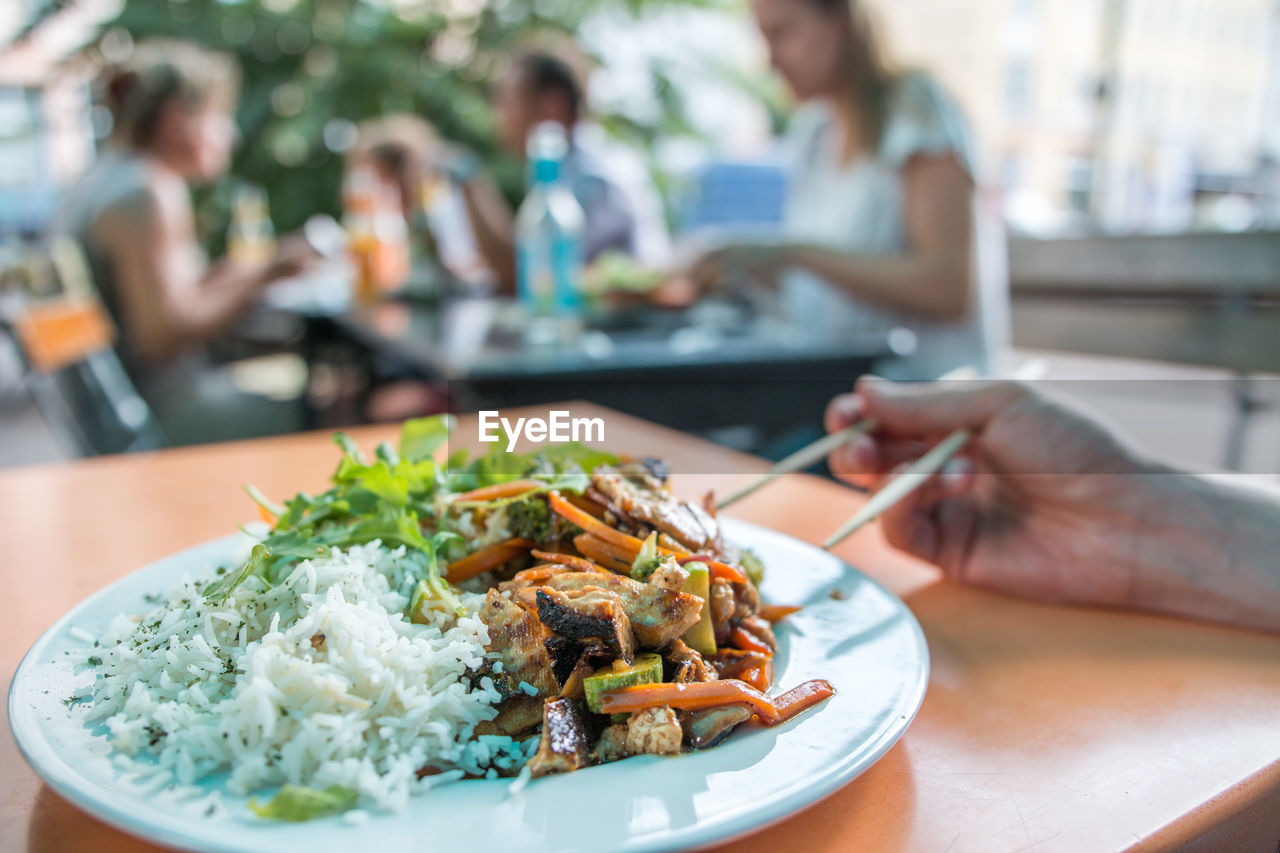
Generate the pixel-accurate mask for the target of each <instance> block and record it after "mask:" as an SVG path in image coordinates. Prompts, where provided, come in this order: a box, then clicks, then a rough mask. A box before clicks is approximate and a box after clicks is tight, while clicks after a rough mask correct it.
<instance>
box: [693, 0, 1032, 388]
mask: <svg viewBox="0 0 1280 853" xmlns="http://www.w3.org/2000/svg"><path fill="white" fill-rule="evenodd" d="M752 9H753V11H754V14H755V18H756V22H757V24H758V25H759V28H760V32H761V33H762V35H763V36H764V39H765V42H766V43H767V46H768V51H769V58H770V61H771V63H772V65H773V67H774V69H776V70H777V72H778V73H779V74H780V75H781V76H782V78H783V79H784V80H785V81H786V83H787V85H788V87H789V88H790V89H791V91H792V92H793V94H794V95H795V97H796V98H797V99H798V100H799V101H801V102H803V105H802V106H801V108H800V109H799V110H797V112H796V113H795V115H794V116H793V117H792V119H791V122H790V126H789V129H788V134H787V139H786V146H787V149H788V158H787V159H788V164H789V171H790V174H789V180H790V186H789V198H788V202H787V206H786V212H785V219H784V223H783V228H782V234H781V236H780V237H779V238H778V239H777V240H754V241H751V242H743V243H738V244H728V245H724V246H721V247H719V248H717V249H715V250H713V251H711V252H708V253H706V254H704V255H702V256H701V257H700V258H698V260H697V261H696V262H695V263H694V264H693V266H692V275H693V277H694V279H695V281H696V282H697V283H699V284H702V285H714V284H716V283H718V282H721V281H726V280H732V279H733V278H735V277H738V278H740V277H742V276H750V277H752V278H757V279H762V280H764V281H765V282H766V283H768V284H770V285H776V286H777V287H778V288H780V294H779V295H780V300H781V307H782V309H783V310H784V312H785V313H786V314H787V315H789V316H790V318H791V319H793V320H794V321H796V322H797V323H798V324H799V325H801V326H803V327H805V328H807V329H810V330H812V331H813V333H814V334H819V335H826V336H840V335H844V334H848V333H850V332H852V331H856V330H859V329H867V328H868V327H870V328H892V327H898V326H902V327H906V328H909V329H911V330H912V331H914V332H915V336H916V339H917V346H916V350H915V352H914V354H912V355H909V356H907V357H906V358H903V359H901V360H899V361H897V362H895V363H894V364H893V365H892V366H891V367H890V368H889V370H890V372H891V374H892V375H893V376H895V377H900V378H916V379H919V378H935V377H937V376H940V375H941V374H943V373H945V372H947V371H950V370H952V369H954V368H957V367H972V368H974V369H976V370H978V371H979V372H980V373H986V372H987V371H988V370H989V369H990V367H991V362H992V359H993V351H994V349H995V346H996V341H995V340H994V336H995V335H994V333H995V329H994V326H995V323H996V322H997V320H996V316H997V315H998V313H999V303H1000V301H1001V300H1002V299H1006V298H1007V297H1005V296H1004V293H1003V290H1004V288H1005V286H1006V285H1005V282H1004V281H1003V280H1001V279H1000V278H999V277H994V276H989V275H983V274H982V273H981V272H975V269H974V267H975V257H976V247H975V240H976V236H975V235H976V223H975V194H974V186H975V181H974V154H973V151H972V148H971V143H970V139H969V132H968V128H967V126H966V123H965V119H964V116H963V115H962V114H961V112H960V110H959V108H958V106H957V105H956V103H955V102H954V101H953V100H952V98H951V97H950V96H949V95H948V94H947V93H946V92H944V91H943V90H942V89H941V88H940V87H939V85H938V84H937V83H936V82H935V81H934V80H933V79H932V78H931V77H930V76H929V75H928V74H926V73H924V72H919V71H913V72H897V71H894V70H893V69H891V67H890V66H889V64H888V62H887V61H886V59H885V57H884V55H883V53H882V50H881V46H880V43H879V41H878V40H877V37H876V33H875V31H874V29H873V28H872V25H871V21H870V19H869V18H868V15H867V13H866V11H865V9H864V8H863V2H862V0H753V3H752ZM982 288H985V289H986V290H987V291H988V292H987V293H981V292H979V291H980V289H982ZM992 291H994V292H992Z"/></svg>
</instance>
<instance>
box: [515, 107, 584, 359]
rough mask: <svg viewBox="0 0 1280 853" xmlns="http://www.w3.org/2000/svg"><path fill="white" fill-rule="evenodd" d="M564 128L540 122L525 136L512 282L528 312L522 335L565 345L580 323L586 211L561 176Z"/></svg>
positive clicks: (564, 142) (565, 141) (530, 339)
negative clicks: (525, 172) (523, 190)
mask: <svg viewBox="0 0 1280 853" xmlns="http://www.w3.org/2000/svg"><path fill="white" fill-rule="evenodd" d="M568 151H569V144H568V140H567V139H566V137H565V130H564V127H563V126H562V125H560V124H557V123H555V122H544V123H542V124H540V125H538V126H537V127H535V128H534V129H533V132H532V133H531V134H530V135H529V143H528V159H529V191H528V193H527V194H526V195H525V199H524V203H523V204H521V205H520V211H519V213H517V214H516V285H517V293H518V295H519V298H520V302H521V304H522V305H523V306H524V307H525V310H526V312H527V313H528V315H529V320H528V325H527V326H526V338H527V339H528V340H529V341H531V342H534V343H563V342H565V341H567V340H569V339H571V338H572V337H573V336H574V334H575V333H576V332H577V331H578V329H580V327H581V320H580V317H579V306H580V304H581V298H582V297H581V294H582V289H581V279H582V230H583V223H584V220H585V218H586V217H585V215H584V214H583V212H582V206H581V205H580V204H578V200H577V199H576V198H574V197H573V192H572V191H571V190H570V189H569V187H568V186H567V185H566V184H565V182H564V180H563V174H562V173H563V169H564V158H565V155H566V154H568Z"/></svg>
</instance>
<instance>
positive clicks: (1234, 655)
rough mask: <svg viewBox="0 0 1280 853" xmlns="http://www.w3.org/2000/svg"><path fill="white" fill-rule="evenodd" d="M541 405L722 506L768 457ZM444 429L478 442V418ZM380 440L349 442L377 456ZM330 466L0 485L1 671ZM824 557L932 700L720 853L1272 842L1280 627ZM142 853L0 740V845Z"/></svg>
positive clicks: (801, 498)
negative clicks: (890, 604) (666, 465)
mask: <svg viewBox="0 0 1280 853" xmlns="http://www.w3.org/2000/svg"><path fill="white" fill-rule="evenodd" d="M540 408H541V411H543V412H546V411H547V410H548V409H551V408H560V409H564V408H568V409H570V410H572V411H573V413H574V414H575V415H589V416H597V415H601V416H603V417H605V419H606V424H607V429H608V431H607V433H606V436H607V438H608V445H609V446H611V447H613V448H615V449H617V450H620V451H625V452H628V453H631V454H636V455H639V454H652V455H658V456H662V457H665V458H667V459H669V460H670V461H671V463H672V469H673V470H674V471H676V472H681V473H678V474H676V475H675V476H674V477H673V486H674V488H675V490H676V491H677V492H678V493H679V494H681V495H683V496H687V497H697V496H700V495H702V494H703V493H704V492H705V491H706V490H708V489H712V488H714V489H717V490H719V491H721V492H726V491H728V490H730V489H732V488H733V487H734V486H735V485H739V484H741V483H742V482H744V481H745V478H746V477H747V476H749V475H750V474H751V472H759V471H761V470H763V469H764V468H765V467H766V463H765V462H763V461H762V460H758V459H754V458H752V457H749V456H744V455H741V454H737V453H734V452H732V451H728V450H725V449H723V448H720V447H717V446H714V445H711V444H708V443H706V442H703V441H700V440H698V439H694V438H690V437H688V436H686V435H682V434H680V433H677V432H674V431H671V430H669V429H666V428H662V427H658V426H655V425H653V424H650V423H646V422H644V421H641V420H638V419H635V418H632V417H628V416H625V415H621V414H615V413H607V412H605V413H602V412H601V410H599V409H596V408H594V407H591V406H588V405H585V404H560V405H556V406H551V407H540ZM527 413H528V412H524V414H527ZM508 414H509V413H508ZM461 420H462V423H461V427H460V429H459V431H458V433H457V434H458V435H460V436H463V437H468V436H469V437H472V439H471V441H468V440H467V439H466V438H464V439H463V440H462V441H463V443H472V442H473V440H474V435H475V425H474V421H473V420H471V419H468V418H466V417H464V418H462V419H461ZM395 431H396V430H395V428H394V427H391V426H386V427H365V428H361V429H357V430H353V431H351V433H352V435H353V436H354V437H355V438H356V439H357V440H358V441H359V442H360V443H362V444H364V445H366V446H371V445H372V444H373V443H375V442H376V441H378V440H380V439H382V438H392V437H393V436H394V434H395ZM473 446H475V445H474V444H473ZM335 460H336V450H335V449H334V447H333V445H332V444H331V443H330V440H329V437H328V435H327V434H321V433H308V434H301V435H295V436H288V437H282V438H273V439H263V440H257V441H250V442H242V443H232V444H221V445H208V446H202V447H192V448H185V449H176V450H167V451H161V452H157V453H151V454H146V455H135V456H128V457H104V458H99V459H94V460H90V461H81V462H74V463H70V464H61V465H52V466H40V467H28V468H19V469H14V470H10V471H7V472H3V473H0V508H3V514H2V515H0V518H3V521H2V522H0V531H2V532H3V536H4V542H5V556H4V559H3V565H4V575H3V580H4V588H3V589H4V591H3V595H2V596H0V676H2V677H3V678H4V680H5V682H6V683H7V682H8V681H9V680H10V679H11V678H12V675H13V672H14V670H15V668H16V667H17V665H18V662H19V660H20V658H21V656H22V654H23V652H24V651H25V650H26V648H27V647H28V646H30V645H31V643H32V642H34V641H35V639H36V638H37V637H38V636H39V634H40V633H41V632H42V631H43V630H44V629H45V628H46V627H47V626H49V625H50V624H51V623H52V622H53V621H54V620H55V619H57V618H58V617H59V616H60V615H61V614H62V613H64V612H65V611H66V610H68V609H69V608H70V607H71V606H72V605H74V604H76V603H77V602H79V601H80V600H82V599H84V598H85V597H86V596H88V595H90V594H91V593H93V592H95V591H96V590H98V589H100V588H102V587H103V586H105V585H106V584H108V583H110V582H111V581H113V580H115V579H117V578H120V577H122V576H123V575H125V574H127V573H129V572H131V571H133V570H134V569H136V568H138V567H140V566H142V565H144V564H146V563H148V562H150V561H152V560H155V559H157V558H160V557H162V556H165V555H167V554H169V553H171V552H174V551H177V550H180V549H183V548H185V547H187V546H190V545H193V544H196V543H198V542H201V541H204V540H207V539H211V538H214V537H217V536H221V535H223V534H225V533H227V532H228V531H231V530H233V529H234V525H235V524H236V523H237V522H241V521H244V520H247V519H250V518H252V517H253V516H254V512H253V507H252V505H251V504H250V503H249V501H248V499H247V498H246V497H245V496H244V493H243V492H242V491H241V488H240V487H241V484H243V483H247V482H252V483H254V484H255V485H257V486H258V487H259V488H261V489H262V490H263V491H264V492H265V493H266V494H268V495H273V496H278V495H284V494H291V493H293V492H295V491H297V490H299V489H305V490H317V489H321V488H323V487H324V485H325V483H326V481H327V477H328V475H329V473H330V472H331V470H332V468H333V466H334V464H335ZM863 500H864V498H863V497H861V496H860V495H858V494H857V493H855V492H853V491H851V490H848V489H846V488H844V487H842V486H840V485H838V484H836V483H833V482H830V481H826V480H823V479H821V478H817V477H813V476H807V475H795V476H789V477H785V478H783V479H781V480H779V481H778V482H776V483H774V484H772V485H770V486H769V487H767V488H765V489H763V490H761V491H759V492H757V493H755V494H754V495H752V496H750V497H748V498H746V499H745V500H743V501H742V502H741V503H739V504H738V505H736V506H734V507H733V509H732V510H731V514H732V515H735V516H738V517H741V518H744V519H746V520H749V521H752V522H756V523H759V524H763V525H766V526H768V527H771V528H775V529H777V530H780V531H783V532H785V533H788V534H791V535H793V536H796V537H798V538H800V539H803V540H806V541H809V542H818V541H820V540H821V539H822V537H823V536H824V535H826V534H827V533H829V532H830V531H832V530H833V529H835V528H836V527H837V526H838V525H839V524H840V523H841V522H842V521H844V520H846V519H847V518H848V517H849V516H850V515H851V514H852V513H853V512H854V511H855V510H856V509H857V507H858V506H859V505H860V503H861V502H862V501H863ZM837 553H838V554H839V555H840V556H841V557H843V558H845V559H846V560H847V561H848V562H849V563H851V564H852V565H854V566H857V567H858V568H860V569H861V570H863V571H864V572H866V573H867V574H869V575H871V576H872V577H874V578H875V579H877V580H879V581H880V582H882V583H883V584H884V585H886V586H887V587H888V588H890V589H891V590H893V591H894V592H896V593H897V594H898V595H899V596H901V597H902V598H903V599H904V600H905V601H906V603H907V605H908V606H909V607H910V608H911V610H912V611H913V612H914V613H915V615H916V617H917V618H918V619H919V621H920V623H921V625H922V626H923V628H924V631H925V634H926V636H927V639H928V643H929V648H930V654H931V658H932V670H931V677H930V681H929V687H928V693H927V695H926V697H925V700H924V704H923V707H922V708H921V710H920V713H919V715H918V717H917V718H916V720H915V721H914V723H913V724H912V725H911V727H910V729H909V730H908V731H907V733H906V734H905V736H904V737H903V738H902V740H901V741H900V742H899V743H898V744H897V745H896V746H895V747H894V748H893V749H892V750H890V751H889V752H888V754H886V755H885V756H884V758H883V759H881V760H880V761H879V762H878V763H877V764H876V765H874V766H873V767H872V768H871V769H870V770H869V771H867V772H866V773H865V774H863V775H862V776H860V777H859V778H857V779H856V780H854V781H853V782H851V783H849V784H848V785H846V786H845V787H843V788H841V789H840V790H838V791H837V792H836V793H834V794H832V795H831V796H830V797H828V798H826V799H825V800H823V801H822V802H820V803H818V804H817V805H815V806H813V807H811V808H808V809H806V810H804V811H801V812H799V813H797V814H795V815H793V816H791V817H790V818H788V819H786V820H785V821H783V822H782V823H779V824H777V825H775V826H773V827H770V828H767V829H765V830H763V831H760V832H757V833H755V834H753V835H751V836H748V837H747V838H745V839H742V840H739V841H736V842H734V843H733V845H732V849H733V850H735V851H746V853H750V852H751V851H762V853H763V851H776V850H779V849H783V850H805V851H810V853H813V852H814V851H842V850H850V849H858V850H913V851H916V850H921V851H935V850H936V851H943V850H951V851H959V850H980V851H991V850H1027V849H1035V850H1064V851H1079V850H1116V849H1126V848H1133V849H1142V850H1147V849H1153V850H1154V849H1171V848H1180V847H1188V848H1191V849H1204V850H1239V851H1248V850H1257V851H1268V853H1270V851H1274V850H1276V849H1277V842H1278V841H1280V637H1275V636H1268V635H1264V634H1258V633H1251V632H1247V631H1238V630H1233V629H1230V628H1224V627H1217V626H1210V625H1200V624H1193V623H1189V622H1181V621H1176V620H1173V619H1167V618H1163V617H1159V616H1153V615H1146V614H1137V613H1127V612H1110V611H1103V610H1095V609H1086V608H1073V607H1061V606H1049V605H1045V604H1037V603H1032V602H1026V601H1019V600H1014V599H1011V598H1008V597H1005V596H1002V595H998V594H994V593H990V592H985V591H981V590H977V589H971V588H966V587H962V586H958V585H956V584H954V583H951V582H948V581H944V580H941V579H940V578H939V576H938V574H937V572H935V571H934V570H933V569H931V568H930V567H928V566H925V565H923V564H921V563H918V562H916V561H913V560H911V559H908V558H906V557H904V556H902V555H900V554H897V553H895V552H894V551H893V550H892V549H890V548H889V547H888V546H887V545H886V543H885V542H884V541H883V539H882V537H881V535H880V532H879V530H878V529H877V528H876V527H875V526H874V525H873V526H872V527H870V528H867V529H865V530H863V531H861V532H859V533H858V534H857V535H856V536H854V537H852V538H851V539H849V540H847V541H846V542H845V543H843V544H842V545H841V546H840V547H839V548H838V549H837ZM771 570H772V571H779V572H782V571H786V566H773V567H771ZM844 689H851V690H856V689H857V686H856V685H849V686H847V687H844ZM6 692H7V691H6ZM149 849H154V848H151V847H150V846H149V845H147V844H146V843H145V842H142V841H139V840H137V839H135V838H133V837H131V836H128V835H125V834H123V833H121V832H119V831H117V830H115V829H112V828H111V827H108V826H107V825H105V824H103V823H101V822H99V821H98V820H96V819H95V818H93V817H91V816H89V815H87V814H85V813H84V812H81V811H80V810H78V809H77V808H75V807H73V806H71V805H70V804H68V803H67V802H66V801H64V800H63V799H62V798H61V797H60V796H58V795H57V794H56V793H54V792H53V791H52V790H51V789H50V788H49V787H47V786H46V785H44V784H42V783H41V781H40V779H39V778H38V777H37V776H36V774H35V773H34V772H33V771H32V770H31V768H30V767H29V766H28V765H27V764H26V762H25V761H23V760H22V758H21V756H20V754H19V752H18V749H17V747H16V745H15V743H14V741H13V738H12V736H11V734H10V732H9V730H8V727H7V726H6V727H3V728H2V730H0V850H3V851H10V850H14V851H19V850H29V851H38V852H39V853H44V851H68V850H76V851H79V850H93V851H100V852H101V853H110V851H124V850H130V851H132V850H149ZM725 849H726V850H727V849H729V848H727V847H726V848H725Z"/></svg>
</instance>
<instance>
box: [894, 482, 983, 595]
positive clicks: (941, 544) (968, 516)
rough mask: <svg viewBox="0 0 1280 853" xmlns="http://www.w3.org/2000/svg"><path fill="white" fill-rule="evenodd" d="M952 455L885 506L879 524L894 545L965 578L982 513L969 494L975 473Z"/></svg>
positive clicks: (960, 577)
mask: <svg viewBox="0 0 1280 853" xmlns="http://www.w3.org/2000/svg"><path fill="white" fill-rule="evenodd" d="M952 461H953V462H954V463H956V464H954V465H949V466H948V468H944V469H943V472H942V473H941V474H940V475H938V476H937V477H933V478H930V480H929V481H928V482H927V483H925V484H924V485H922V486H921V487H920V488H919V489H917V490H916V491H915V492H913V493H911V494H910V495H908V496H906V497H905V498H903V499H902V500H901V501H899V502H898V503H896V504H894V505H893V506H891V507H889V508H888V509H887V510H885V511H884V513H883V514H882V515H881V516H880V526H881V529H882V530H883V531H884V535H885V539H886V540H888V542H889V544H890V545H892V546H893V547H895V548H897V549H899V550H901V551H905V552H906V553H908V554H911V555H912V556H914V557H918V558H919V559H921V560H925V561H926V562H929V563H932V564H933V565H935V566H937V567H939V568H940V569H942V570H943V571H945V572H946V573H947V574H949V575H951V576H953V577H956V578H957V579H959V580H963V579H964V574H965V566H966V564H967V561H968V557H969V543H970V541H971V539H972V532H973V527H974V523H975V520H976V518H977V515H976V509H975V504H974V502H973V501H972V500H971V499H970V497H969V495H968V492H969V491H970V490H971V489H972V486H973V480H974V475H973V470H972V466H971V465H969V464H968V463H967V461H962V460H959V459H957V460H952ZM905 467H906V466H902V468H905ZM902 468H899V469H898V471H895V474H896V473H900V471H901V470H902Z"/></svg>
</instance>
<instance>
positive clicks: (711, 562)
mask: <svg viewBox="0 0 1280 853" xmlns="http://www.w3.org/2000/svg"><path fill="white" fill-rule="evenodd" d="M676 562H677V563H679V564H680V565H682V566H683V565H684V564H685V563H706V564H707V566H708V567H709V568H710V569H711V577H713V578H723V579H724V580H727V581H730V582H732V583H746V582H747V574H746V572H744V571H742V569H739V568H737V567H735V566H731V565H729V564H728V563H722V562H720V561H719V560H717V559H716V558H715V557H712V556H710V555H709V554H684V555H681V554H677V555H676Z"/></svg>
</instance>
